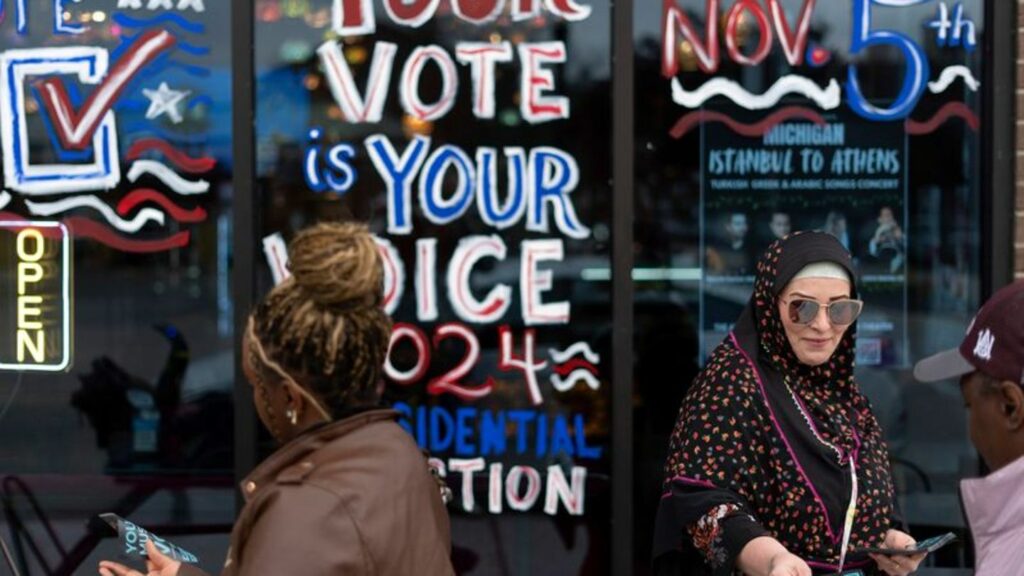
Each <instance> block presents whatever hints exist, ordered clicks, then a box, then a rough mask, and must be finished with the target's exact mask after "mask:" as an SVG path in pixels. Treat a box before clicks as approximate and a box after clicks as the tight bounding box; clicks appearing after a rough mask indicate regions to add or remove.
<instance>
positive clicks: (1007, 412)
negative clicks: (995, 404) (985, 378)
mask: <svg viewBox="0 0 1024 576" xmlns="http://www.w3.org/2000/svg"><path fill="white" fill-rule="evenodd" d="M999 399H1000V403H1001V404H1002V409H1003V417H1004V421H1005V423H1006V427H1007V429H1009V430H1012V431H1016V430H1021V429H1024V388H1021V386H1020V385H1019V384H1017V383H1015V382H1011V381H1009V380H1004V381H1002V382H1001V383H1000V384H999Z"/></svg>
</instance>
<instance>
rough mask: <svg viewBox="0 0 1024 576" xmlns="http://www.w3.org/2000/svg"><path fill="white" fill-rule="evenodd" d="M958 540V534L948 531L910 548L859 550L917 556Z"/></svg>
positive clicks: (888, 554)
mask: <svg viewBox="0 0 1024 576" xmlns="http://www.w3.org/2000/svg"><path fill="white" fill-rule="evenodd" d="M955 541H956V534H953V533H952V532H947V533H945V534H943V535H941V536H935V537H934V538H928V539H927V540H922V541H920V542H918V543H917V544H915V545H913V546H911V547H910V548H863V549H861V550H858V552H861V553H866V554H881V555H883V556H917V555H918V554H931V553H932V552H935V551H936V550H938V549H939V548H942V547H943V546H945V545H946V544H949V543H951V542H955Z"/></svg>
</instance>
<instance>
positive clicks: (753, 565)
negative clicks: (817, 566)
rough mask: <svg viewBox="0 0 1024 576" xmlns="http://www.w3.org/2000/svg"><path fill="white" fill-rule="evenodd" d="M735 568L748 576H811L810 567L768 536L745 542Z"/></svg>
mask: <svg viewBox="0 0 1024 576" xmlns="http://www.w3.org/2000/svg"><path fill="white" fill-rule="evenodd" d="M736 567H737V568H739V569H740V571H741V572H743V573H744V574H747V575H748V576H811V567H810V566H808V565H807V563H806V562H804V561H803V560H801V559H800V557H799V556H796V555H794V554H791V553H790V552H789V550H786V547H785V546H783V545H782V544H781V543H780V542H779V541H778V540H776V539H774V538H770V537H768V536H761V537H759V538H754V539H753V540H751V541H750V542H747V545H746V546H744V547H743V550H741V551H740V555H739V558H737V560H736Z"/></svg>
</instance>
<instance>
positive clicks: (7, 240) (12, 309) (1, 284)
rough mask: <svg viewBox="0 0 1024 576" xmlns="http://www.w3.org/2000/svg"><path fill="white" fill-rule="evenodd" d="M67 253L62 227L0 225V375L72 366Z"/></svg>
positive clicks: (22, 223) (66, 236)
mask: <svg viewBox="0 0 1024 576" xmlns="http://www.w3.org/2000/svg"><path fill="white" fill-rule="evenodd" d="M70 251H71V244H70V240H69V233H68V229H67V227H66V226H64V225H63V224H60V223H57V222H25V221H15V222H10V221H0V370H38V371H51V372H52V371H60V370H65V369H67V368H68V367H69V366H70V365H71V336H70V330H71V252H70Z"/></svg>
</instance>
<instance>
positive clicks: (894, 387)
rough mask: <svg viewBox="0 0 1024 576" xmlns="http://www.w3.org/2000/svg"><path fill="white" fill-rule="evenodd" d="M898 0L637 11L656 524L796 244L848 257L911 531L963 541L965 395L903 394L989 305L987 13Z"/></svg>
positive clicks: (921, 389)
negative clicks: (686, 430) (739, 324)
mask: <svg viewBox="0 0 1024 576" xmlns="http://www.w3.org/2000/svg"><path fill="white" fill-rule="evenodd" d="M892 4H893V5H892V6H889V5H885V4H883V3H880V2H879V3H875V2H868V1H867V0H844V1H842V2H815V1H814V0H807V1H802V0H801V1H796V0H793V1H788V0H783V1H776V0H773V1H771V2H764V3H760V2H736V3H732V2H728V1H726V2H704V1H703V0H674V1H671V0H670V1H669V2H666V3H664V6H662V5H661V3H639V4H638V5H637V11H636V24H635V26H636V37H635V46H636V66H637V72H636V77H637V94H638V95H639V94H642V95H643V96H642V97H640V96H638V98H637V101H638V102H639V103H641V104H640V106H641V107H642V111H641V110H639V109H638V113H637V116H636V118H637V143H636V162H637V179H636V210H637V224H636V229H635V230H636V236H637V245H638V246H639V247H640V252H639V253H638V256H637V269H636V270H635V272H634V278H635V279H636V282H637V283H636V290H637V294H638V297H637V303H636V315H637V323H636V329H637V334H638V336H637V337H638V345H637V350H638V354H639V357H638V358H637V376H636V377H637V386H638V388H639V392H640V393H639V394H638V396H639V397H640V398H642V402H641V406H640V408H639V417H637V418H636V422H637V429H636V439H637V442H636V445H637V446H638V450H640V451H641V452H642V454H641V455H638V460H637V466H636V468H637V478H638V487H639V489H638V492H640V493H642V494H644V497H643V498H644V499H643V501H640V500H638V501H637V507H638V517H637V523H638V525H639V527H640V528H641V529H642V528H645V527H647V526H649V525H650V522H651V521H652V519H651V517H650V515H651V514H652V511H653V509H654V505H655V504H656V502H655V499H656V495H657V493H658V485H659V483H660V480H661V473H662V472H661V470H660V466H661V463H662V462H664V456H665V454H664V450H665V448H666V446H667V435H668V434H669V432H670V431H671V427H672V425H673V423H674V420H675V416H676V411H677V410H678V407H679V405H680V401H681V398H682V395H683V394H684V393H685V391H686V389H687V387H688V386H689V383H690V381H691V380H692V378H693V376H694V375H695V373H696V372H697V371H698V370H699V367H700V366H701V364H702V362H703V361H704V359H705V358H706V357H707V355H708V354H709V353H710V352H711V350H713V349H714V347H715V346H716V345H717V344H718V343H719V342H720V341H721V339H722V338H723V336H724V335H726V334H727V333H728V331H729V330H730V329H731V327H732V323H733V322H734V321H735V320H736V318H737V317H738V316H739V313H740V311H741V309H742V307H743V306H744V305H745V303H746V300H747V298H748V297H749V295H750V292H751V289H752V286H753V274H754V264H755V263H756V259H757V257H758V256H759V255H760V253H761V252H762V251H763V250H764V248H766V247H767V245H768V244H769V243H770V242H771V241H772V240H773V239H774V238H776V237H778V236H780V235H783V234H786V233H788V232H789V231H796V230H820V231H825V232H829V233H831V234H833V235H834V236H836V237H837V238H838V239H839V240H840V241H841V242H842V243H843V244H844V245H845V246H846V247H847V248H848V249H849V250H850V252H851V253H852V254H853V257H854V261H855V265H856V267H857V272H858V284H859V287H860V291H861V295H862V298H863V299H864V300H865V302H866V310H865V313H864V315H863V316H862V318H861V320H860V322H859V327H858V348H857V363H858V381H859V382H860V384H861V386H862V388H863V390H864V392H865V393H866V394H867V395H868V396H869V398H870V399H871V400H872V402H873V403H874V406H875V411H876V413H877V414H878V416H879V418H880V420H881V422H882V425H883V427H884V429H885V431H886V433H887V436H888V440H889V442H890V448H891V451H892V454H893V456H894V470H895V474H896V476H897V485H898V491H899V496H900V502H901V504H902V506H903V509H904V512H905V515H906V517H907V520H908V521H909V523H910V525H911V527H912V528H913V529H914V530H915V534H918V535H919V536H918V537H920V536H921V535H930V534H932V533H938V532H944V531H947V530H960V531H962V530H963V529H964V526H963V521H962V519H961V515H960V512H959V508H958V505H957V480H958V479H959V478H961V477H963V476H965V475H971V474H973V473H975V472H976V471H977V461H976V458H975V455H974V451H973V449H972V448H971V447H970V444H969V442H968V441H967V438H966V424H965V420H964V416H963V413H962V407H961V402H960V400H959V390H958V388H957V387H956V385H955V383H943V384H942V385H936V386H916V387H912V386H909V384H910V382H911V381H912V377H911V376H910V368H911V367H912V365H913V362H914V360H915V359H917V358H921V357H922V356H924V355H926V354H930V353H932V352H934V351H936V350H939V349H941V348H943V347H951V346H954V345H956V344H958V343H959V341H960V338H961V337H962V335H963V330H964V329H965V328H966V326H967V323H968V322H969V321H970V317H969V314H970V313H971V312H972V311H973V310H975V309H976V307H977V305H978V304H979V292H980V288H979V287H980V277H981V276H980V274H981V272H982V271H981V269H980V268H979V264H978V263H979V262H980V255H981V244H980V242H981V240H980V238H981V231H982V230H981V221H982V220H981V211H980V205H981V204H980V198H981V195H982V194H983V192H984V191H983V190H982V188H981V182H982V175H981V173H980V172H981V169H980V168H981V159H980V148H979V146H980V144H979V143H980V141H981V138H980V137H979V134H980V132H981V131H982V126H981V121H980V117H981V112H982V111H981V101H982V99H981V95H982V94H984V90H985V86H983V85H980V79H982V78H984V63H983V62H982V57H981V55H982V53H983V51H982V50H981V46H982V45H983V42H984V39H985V30H984V21H985V18H984V16H985V6H984V4H983V2H980V1H974V2H971V1H968V2H957V3H950V2H902V3H898V4H899V5H897V3H892ZM716 6H717V7H718V10H719V12H718V13H709V10H712V9H713V8H714V7H716ZM667 375H671V376H669V377H668V378H667V379H666V376H667ZM648 542H649V535H648V534H647V533H643V534H639V535H638V540H637V548H636V549H637V551H638V552H637V555H638V556H641V557H642V556H643V554H644V550H645V548H644V546H645V545H647V544H648ZM641 560H642V559H641ZM937 561H938V562H939V563H940V564H944V565H952V566H956V565H960V563H961V562H962V561H963V560H962V558H956V557H944V556H941V555H940V556H939V557H938V558H937Z"/></svg>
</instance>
